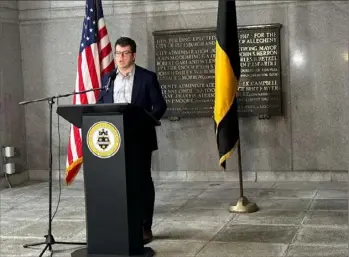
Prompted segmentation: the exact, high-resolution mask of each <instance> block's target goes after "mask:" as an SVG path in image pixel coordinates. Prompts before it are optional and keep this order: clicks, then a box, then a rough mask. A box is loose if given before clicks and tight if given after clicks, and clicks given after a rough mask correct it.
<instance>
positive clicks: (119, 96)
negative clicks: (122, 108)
mask: <svg viewBox="0 0 349 257" xmlns="http://www.w3.org/2000/svg"><path fill="white" fill-rule="evenodd" d="M134 74H135V66H134V65H133V68H132V70H131V71H130V72H128V73H127V74H126V76H124V75H122V74H121V73H120V72H119V71H117V76H116V78H115V80H114V94H113V96H114V103H131V98H132V88H133V80H134Z"/></svg>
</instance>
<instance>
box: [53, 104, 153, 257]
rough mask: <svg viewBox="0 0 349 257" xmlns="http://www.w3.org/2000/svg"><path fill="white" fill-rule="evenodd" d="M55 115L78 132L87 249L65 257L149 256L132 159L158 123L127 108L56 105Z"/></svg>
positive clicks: (134, 108) (115, 105) (138, 182)
mask: <svg viewBox="0 0 349 257" xmlns="http://www.w3.org/2000/svg"><path fill="white" fill-rule="evenodd" d="M57 113H58V114H59V115H60V116H61V117H63V118H64V119H66V120H67V121H69V122H70V123H72V124H74V125H75V126H76V127H79V128H81V133H82V146H83V165H84V168H83V170H84V185H85V203H86V205H85V208H86V239H87V248H84V249H79V250H77V251H75V252H73V253H72V254H71V256H72V257H130V256H147V257H148V256H153V255H154V254H155V253H154V251H153V250H152V249H151V248H149V247H144V244H143V227H142V210H143V209H142V203H143V201H142V196H143V193H142V192H141V190H140V189H141V188H142V187H141V184H140V183H141V180H140V179H139V178H140V177H141V176H140V174H139V170H140V169H139V162H137V158H138V157H139V156H141V155H142V154H143V151H144V149H145V147H146V145H145V144H146V141H147V140H146V139H147V135H148V133H149V130H150V129H153V127H154V126H158V125H160V122H159V121H157V120H156V119H154V118H153V117H152V116H151V115H150V114H149V113H147V112H146V111H145V110H143V109H141V108H139V107H137V106H135V105H132V104H92V105H61V106H59V107H58V108H57Z"/></svg>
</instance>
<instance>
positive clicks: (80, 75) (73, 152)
mask: <svg viewBox="0 0 349 257" xmlns="http://www.w3.org/2000/svg"><path fill="white" fill-rule="evenodd" d="M85 9H86V10H85V18H84V23H83V28H82V35H81V42H80V48H79V56H78V66H77V76H76V83H75V92H81V91H84V90H89V89H92V88H100V87H101V77H102V76H103V75H104V74H106V73H108V72H110V71H112V70H113V69H114V68H115V64H114V59H113V53H112V47H111V44H110V41H109V36H108V31H107V27H106V24H105V21H104V16H103V9H102V2H101V0H86V8H85ZM98 97H99V90H97V91H90V92H87V93H82V94H76V95H74V99H73V104H94V103H96V101H97V99H98ZM82 163H83V157H82V140H81V130H80V129H79V128H77V127H75V126H74V125H71V128H70V136H69V145H68V156H67V167H66V176H65V181H66V183H67V185H69V184H71V183H72V182H73V180H74V178H75V176H76V175H77V174H78V172H79V170H80V168H81V165H82Z"/></svg>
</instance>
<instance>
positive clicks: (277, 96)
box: [153, 24, 282, 117]
mask: <svg viewBox="0 0 349 257" xmlns="http://www.w3.org/2000/svg"><path fill="white" fill-rule="evenodd" d="M280 28H281V24H271V25H258V26H240V27H238V34H239V47H240V64H241V76H240V82H239V87H238V103H239V105H238V106H239V115H240V116H260V117H261V116H277V115H282V110H281V109H282V108H281V107H282V104H281V68H280ZM153 34H154V42H155V65H156V73H157V75H158V79H159V82H160V85H161V89H162V92H163V94H164V97H165V99H166V101H167V104H168V109H167V111H166V113H165V117H205V116H206V117H207V116H213V107H214V82H215V81H214V74H215V50H216V49H215V46H216V32H215V29H210V28H208V29H199V30H170V31H157V32H154V33H153Z"/></svg>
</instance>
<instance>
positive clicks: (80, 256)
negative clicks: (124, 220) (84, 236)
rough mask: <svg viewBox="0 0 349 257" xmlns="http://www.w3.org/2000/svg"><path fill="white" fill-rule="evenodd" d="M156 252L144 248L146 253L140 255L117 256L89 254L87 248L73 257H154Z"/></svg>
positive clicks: (75, 253) (76, 252)
mask: <svg viewBox="0 0 349 257" xmlns="http://www.w3.org/2000/svg"><path fill="white" fill-rule="evenodd" d="M154 255H155V251H154V250H153V249H152V248H150V247H144V253H143V254H139V255H115V254H89V253H87V248H83V249H79V250H76V251H75V252H73V253H72V254H71V257H153V256H154Z"/></svg>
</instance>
